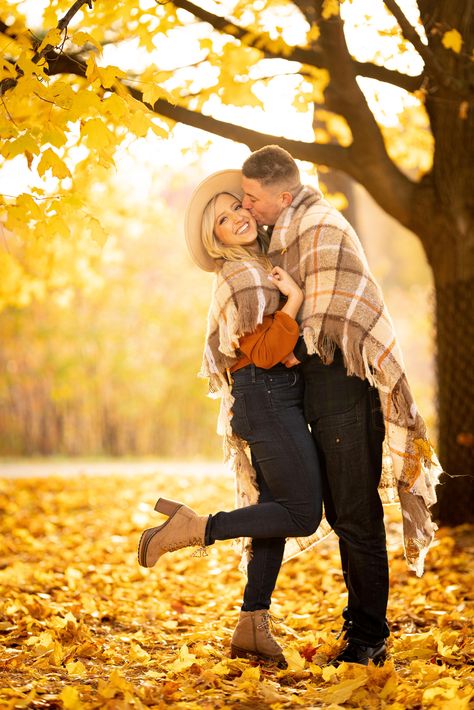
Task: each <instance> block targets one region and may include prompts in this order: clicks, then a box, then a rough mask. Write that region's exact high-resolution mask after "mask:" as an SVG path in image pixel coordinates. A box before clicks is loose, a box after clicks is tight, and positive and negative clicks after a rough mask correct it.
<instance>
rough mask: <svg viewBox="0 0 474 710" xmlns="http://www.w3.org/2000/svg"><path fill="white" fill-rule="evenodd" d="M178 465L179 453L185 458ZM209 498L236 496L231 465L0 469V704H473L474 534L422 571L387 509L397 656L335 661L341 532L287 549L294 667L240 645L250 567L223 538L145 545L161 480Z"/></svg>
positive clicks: (443, 534) (222, 502) (210, 507)
mask: <svg viewBox="0 0 474 710" xmlns="http://www.w3.org/2000/svg"><path fill="white" fill-rule="evenodd" d="M184 470H185V469H183V471H184ZM165 492H166V494H167V495H169V496H170V497H176V498H177V499H181V500H183V501H185V502H186V503H187V504H188V505H191V506H193V507H195V509H196V510H197V511H198V512H199V513H203V514H204V513H207V512H212V511H216V510H219V509H230V508H231V507H232V501H233V493H232V484H231V481H230V480H229V479H227V478H226V477H225V474H224V471H223V472H222V477H219V478H217V477H212V476H210V477H209V479H202V478H201V479H197V478H195V477H193V475H192V465H189V472H188V474H184V475H182V476H179V477H176V476H173V477H171V476H167V475H166V474H165V473H163V472H162V471H160V467H159V465H157V469H156V474H155V475H153V476H151V475H145V476H144V475H135V476H132V475H131V476H129V477H120V478H119V477H113V476H110V477H102V478H92V477H87V476H81V477H77V478H73V479H66V478H64V479H57V478H56V479H55V478H49V479H35V480H33V479H32V480H17V481H12V480H5V479H3V480H0V507H1V508H2V512H3V516H2V522H1V525H2V533H3V536H2V538H1V542H0V588H1V591H2V595H1V601H0V610H1V614H0V638H1V640H2V646H1V650H0V706H1V707H2V709H3V708H5V710H16V709H17V708H52V709H58V710H59V708H65V709H66V710H82V709H87V710H93V709H96V708H97V709H98V708H107V709H110V710H122V709H123V710H125V709H127V710H128V709H129V708H156V709H157V710H164V709H165V708H169V707H173V708H178V709H179V708H186V710H192V709H193V708H200V709H201V710H202V708H204V709H206V708H209V710H210V709H211V708H216V707H240V708H242V709H245V708H252V709H253V710H259V709H260V708H262V709H263V708H268V709H270V708H271V709H272V710H273V709H274V710H280V708H281V709H283V708H293V707H294V708H297V707H302V708H316V707H317V708H326V709H328V710H329V709H330V710H338V709H339V708H364V709H365V708H367V709H371V708H375V709H379V708H380V709H382V708H391V710H406V709H407V708H413V710H414V709H415V708H416V709H418V708H422V709H423V710H430V709H436V710H467V708H468V707H469V703H470V702H471V700H472V695H473V693H472V687H473V674H472V665H471V664H472V656H473V642H472V626H473V623H472V622H473V615H474V614H473V609H472V596H473V593H472V589H473V588H474V585H473V579H472V577H473V572H472V568H473V565H472V548H473V536H474V531H473V530H472V528H469V527H467V526H464V527H460V528H457V529H455V530H441V531H439V533H438V537H437V542H436V544H435V546H434V547H433V549H432V550H431V551H430V553H429V555H428V558H427V565H426V568H427V571H426V574H425V576H424V577H422V578H421V579H418V578H416V577H415V576H414V575H412V574H411V573H409V572H408V571H407V569H406V565H405V562H404V561H403V559H402V551H401V549H400V548H399V546H398V540H399V526H400V520H399V518H398V514H397V513H396V512H394V511H393V510H392V511H391V512H389V513H388V518H387V530H388V535H389V550H390V558H391V559H390V565H391V596H390V605H389V610H388V617H389V621H390V624H391V628H392V636H391V639H390V653H391V658H390V660H389V661H388V662H387V663H385V665H384V666H382V667H380V668H378V667H375V666H373V665H370V666H369V667H367V668H366V667H363V666H353V665H348V664H342V665H341V666H340V667H339V668H334V667H332V666H328V665H327V662H328V660H329V659H330V658H331V657H332V656H333V655H335V654H336V652H337V651H338V649H339V648H340V647H341V644H342V641H338V640H337V638H336V636H337V632H338V631H339V629H340V625H341V623H342V620H341V612H342V609H343V607H344V604H345V594H344V587H343V580H342V575H341V572H340V567H339V561H338V548H337V544H336V540H335V538H329V539H327V540H326V541H324V542H323V543H321V544H320V545H319V546H317V547H316V548H314V549H313V550H311V551H309V552H307V553H305V554H303V555H302V556H300V557H299V558H297V559H295V560H292V561H290V562H289V563H287V564H286V565H285V566H284V567H283V570H282V573H281V576H280V579H279V583H278V587H277V590H276V592H275V595H274V605H273V611H274V612H275V613H276V614H277V615H278V616H279V617H284V619H285V620H284V622H283V623H280V624H279V625H278V627H277V635H278V638H279V640H280V642H281V643H282V645H283V646H284V649H285V654H286V658H287V661H288V668H287V669H284V670H283V669H277V668H275V667H272V666H271V665H270V664H266V663H262V664H258V663H256V662H254V661H251V660H246V659H240V658H239V659H231V658H230V657H229V643H230V637H231V635H232V631H233V628H234V625H235V623H236V621H237V616H238V610H239V607H240V603H241V595H242V590H243V585H244V580H243V578H242V576H241V575H240V573H239V572H238V571H237V562H238V560H237V557H236V555H235V552H234V551H233V548H232V544H231V543H230V542H226V543H217V544H216V545H214V546H212V547H211V548H209V549H208V553H209V554H208V557H204V558H195V557H192V551H191V550H182V551H179V552H177V553H174V554H172V555H167V556H166V557H164V558H163V559H162V560H160V562H159V563H158V565H157V566H156V567H155V568H154V569H151V570H146V569H142V568H140V567H139V566H138V564H137V560H136V545H137V542H138V537H139V535H140V532H141V530H142V528H143V526H146V525H148V524H153V523H154V522H155V521H156V522H158V521H161V518H160V517H159V516H157V514H156V513H154V512H153V504H154V502H155V498H156V497H158V494H159V493H165Z"/></svg>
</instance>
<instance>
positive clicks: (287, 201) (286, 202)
mask: <svg viewBox="0 0 474 710" xmlns="http://www.w3.org/2000/svg"><path fill="white" fill-rule="evenodd" d="M281 201H282V203H283V207H289V206H290V205H291V203H292V202H293V195H292V194H291V192H282V193H281Z"/></svg>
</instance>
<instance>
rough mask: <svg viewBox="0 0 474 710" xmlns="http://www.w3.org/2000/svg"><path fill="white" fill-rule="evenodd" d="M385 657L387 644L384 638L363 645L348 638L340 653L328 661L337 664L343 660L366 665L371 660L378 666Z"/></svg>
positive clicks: (333, 664)
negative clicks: (369, 644) (373, 643)
mask: <svg viewBox="0 0 474 710" xmlns="http://www.w3.org/2000/svg"><path fill="white" fill-rule="evenodd" d="M386 658H387V645H386V643H385V639H384V640H383V641H380V642H379V643H378V644H376V645H375V646H365V645H363V644H361V643H358V642H357V641H355V640H354V639H349V640H348V642H347V644H346V645H345V647H344V648H343V649H342V651H341V653H340V654H339V655H338V656H336V658H334V659H333V660H332V661H331V662H330V665H332V666H339V665H340V664H341V663H343V662H344V661H345V662H346V663H359V664H361V665H363V666H368V665H369V661H372V662H373V663H375V665H376V666H380V665H382V664H383V663H384V662H385V659H386Z"/></svg>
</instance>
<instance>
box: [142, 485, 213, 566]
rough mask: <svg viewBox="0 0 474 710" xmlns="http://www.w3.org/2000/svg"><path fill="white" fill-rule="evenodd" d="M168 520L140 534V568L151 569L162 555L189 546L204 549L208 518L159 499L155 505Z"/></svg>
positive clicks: (183, 506)
mask: <svg viewBox="0 0 474 710" xmlns="http://www.w3.org/2000/svg"><path fill="white" fill-rule="evenodd" d="M155 510H156V511H158V512H159V513H164V514H165V515H169V518H168V520H167V521H166V522H165V523H163V525H159V526H158V527H156V528H148V530H145V531H144V532H143V533H142V536H141V538H140V541H139V543H138V562H139V564H140V565H141V566H142V567H153V565H155V564H156V563H157V561H158V560H159V558H160V557H161V556H162V555H164V554H165V552H173V551H174V550H180V549H181V548H182V547H191V546H193V545H196V546H199V547H201V548H204V546H205V541H204V536H205V532H206V524H207V521H208V517H209V516H208V515H197V514H196V513H195V512H194V510H191V508H188V507H187V506H185V505H183V504H182V503H177V502H176V501H174V500H167V499H166V498H159V499H158V502H157V503H156V505H155Z"/></svg>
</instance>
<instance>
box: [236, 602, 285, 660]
mask: <svg viewBox="0 0 474 710" xmlns="http://www.w3.org/2000/svg"><path fill="white" fill-rule="evenodd" d="M270 621H271V616H270V614H269V612H268V611H267V610H266V609H259V610H258V611H241V612H240V616H239V621H238V623H237V626H236V628H235V631H234V634H233V636H232V641H231V658H236V657H239V658H246V657H247V656H249V655H250V656H252V655H254V656H259V657H260V658H265V659H267V660H271V661H276V662H278V664H279V665H281V666H284V667H286V661H285V656H284V655H283V649H282V647H281V646H280V644H279V643H277V641H276V639H275V637H274V636H273V634H272V631H271V628H270Z"/></svg>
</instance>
